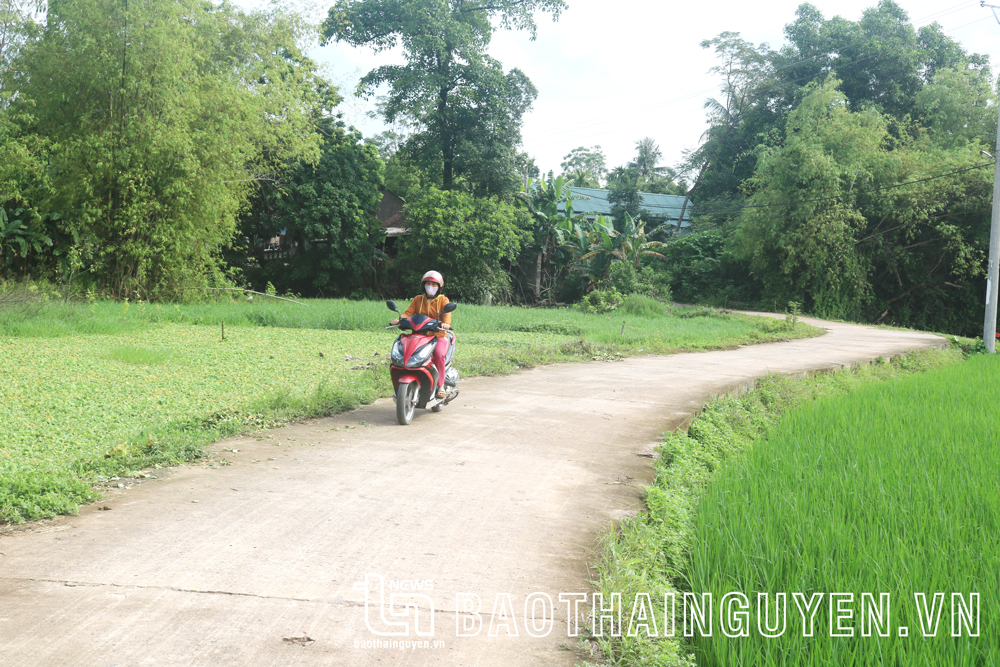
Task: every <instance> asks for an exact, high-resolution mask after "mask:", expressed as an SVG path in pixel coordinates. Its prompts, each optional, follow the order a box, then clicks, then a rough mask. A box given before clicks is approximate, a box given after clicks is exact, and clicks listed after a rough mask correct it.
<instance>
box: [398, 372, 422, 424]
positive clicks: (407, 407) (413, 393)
mask: <svg viewBox="0 0 1000 667" xmlns="http://www.w3.org/2000/svg"><path fill="white" fill-rule="evenodd" d="M417 389H418V387H417V383H416V382H407V383H406V384H401V385H399V386H397V387H396V421H398V422H399V423H400V425H401V426H406V425H407V424H409V423H410V422H411V421H413V411H414V409H416V407H417Z"/></svg>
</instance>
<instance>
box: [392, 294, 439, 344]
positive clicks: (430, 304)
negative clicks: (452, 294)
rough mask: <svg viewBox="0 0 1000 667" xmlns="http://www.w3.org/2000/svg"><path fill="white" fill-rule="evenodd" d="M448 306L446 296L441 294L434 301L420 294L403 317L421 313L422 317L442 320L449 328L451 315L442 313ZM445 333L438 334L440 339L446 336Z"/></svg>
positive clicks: (414, 298)
mask: <svg viewBox="0 0 1000 667" xmlns="http://www.w3.org/2000/svg"><path fill="white" fill-rule="evenodd" d="M446 305H448V297H446V296H445V295H444V294H439V295H437V296H436V297H434V298H433V299H428V298H427V297H426V296H425V295H423V294H418V295H417V296H415V297H413V301H411V302H410V305H409V307H408V308H407V309H406V310H405V311H403V314H402V315H401V317H409V316H410V315H416V314H417V313H420V314H421V315H426V316H427V317H431V318H433V319H435V320H441V321H442V322H444V323H445V324H447V325H448V326H449V327H450V326H451V313H441V309H442V308H444V307H445V306H446ZM445 335H446V334H445V332H444V331H439V332H437V336H438V338H441V337H443V336H445Z"/></svg>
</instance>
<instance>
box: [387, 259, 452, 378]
mask: <svg viewBox="0 0 1000 667" xmlns="http://www.w3.org/2000/svg"><path fill="white" fill-rule="evenodd" d="M420 283H421V286H422V287H423V294H418V295H417V296H415V297H413V300H412V301H410V305H409V307H408V308H407V309H406V311H404V312H403V314H402V315H401V316H400V317H409V316H410V315H416V314H417V313H420V314H422V315H426V316H427V317H430V318H432V319H435V320H440V321H441V329H442V330H441V331H439V332H438V333H437V334H436V335H437V337H438V340H437V345H436V346H435V347H434V356H433V361H434V365H435V366H436V367H437V370H438V380H437V384H438V386H437V398H444V397H445V390H444V371H445V355H447V354H448V338H447V333H445V331H444V330H445V329H450V328H451V313H442V312H441V310H442V309H443V308H444V307H445V305H447V304H448V297H446V296H445V295H444V294H442V293H441V290H442V289H444V277H443V276H442V275H441V274H440V273H438V272H437V271H428V272H427V273H425V274H424V277H423V278H421V279H420ZM390 324H392V325H393V326H395V325H397V324H399V320H398V319H397V320H393V321H392V322H390ZM425 358H426V357H425Z"/></svg>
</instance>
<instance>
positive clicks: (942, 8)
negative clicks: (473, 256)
mask: <svg viewBox="0 0 1000 667" xmlns="http://www.w3.org/2000/svg"><path fill="white" fill-rule="evenodd" d="M301 1H302V2H307V3H310V6H311V7H312V16H313V17H315V18H317V20H319V19H322V17H323V16H325V13H326V9H328V8H329V6H331V5H332V4H333V3H332V2H327V3H323V2H322V1H321V0H319V1H318V3H317V0H301ZM566 1H567V4H568V5H569V8H568V9H567V10H566V11H565V12H564V13H563V15H562V16H561V17H560V18H559V20H558V22H552V20H551V18H550V17H549V16H548V15H539V16H538V19H537V20H538V36H537V39H536V40H535V41H531V40H530V38H529V35H528V34H527V33H524V32H518V33H515V32H498V33H496V34H495V36H494V38H493V42H492V44H491V47H490V55H492V56H493V57H494V58H496V59H498V60H499V61H500V62H501V63H503V65H504V67H505V68H507V69H510V68H514V67H517V68H520V69H521V70H522V71H523V72H524V73H525V74H527V75H528V77H529V78H530V79H531V81H532V82H533V83H534V84H535V87H536V88H537V89H538V98H537V100H536V101H535V104H534V107H533V109H532V110H531V111H529V112H528V113H527V114H526V115H525V116H524V125H523V128H522V137H523V150H524V151H526V152H527V153H528V154H529V155H531V156H532V157H534V159H535V163H536V164H537V165H538V166H539V168H540V169H541V170H542V171H543V172H547V171H548V170H550V169H552V170H554V171H555V172H556V173H557V174H558V173H559V172H560V166H559V165H560V162H562V160H563V157H564V156H565V155H566V154H567V153H569V152H570V151H571V150H573V149H574V148H576V147H578V146H587V147H590V146H594V145H599V146H601V148H602V149H603V151H604V154H605V155H606V156H607V163H608V166H609V168H612V167H615V166H618V165H621V164H624V163H626V162H627V161H628V160H630V159H631V158H632V157H633V156H634V154H635V143H636V141H638V140H639V139H641V138H643V137H652V138H653V139H654V140H655V141H656V142H657V144H658V145H659V146H660V150H661V152H662V154H663V162H662V164H664V165H667V166H673V165H675V164H677V163H678V162H679V161H680V160H681V159H682V156H683V153H684V151H685V150H691V149H693V148H696V147H697V146H698V145H699V142H700V139H701V136H702V134H703V133H704V132H705V130H706V129H707V125H706V123H705V111H704V102H705V101H706V100H707V99H709V98H711V97H718V96H719V94H720V93H719V81H718V80H717V79H716V77H714V76H713V75H712V74H710V73H709V69H710V68H711V67H713V66H714V65H715V64H716V61H715V59H714V54H713V53H712V52H710V51H709V50H707V49H703V48H701V46H700V44H701V42H702V41H703V40H706V39H711V38H712V37H715V36H716V35H718V34H719V33H721V32H724V31H732V32H738V33H740V35H741V36H742V37H743V39H745V40H747V41H750V42H753V43H755V44H759V43H762V42H766V43H768V44H770V45H771V46H772V47H774V48H778V47H779V46H780V45H781V44H783V43H784V35H783V32H782V30H783V28H784V26H785V24H787V23H790V22H791V21H792V20H793V19H794V17H795V9H796V8H797V7H798V6H799V4H801V2H800V0H771V1H770V2H768V3H766V4H764V3H753V2H733V1H732V0H716V1H715V2H708V1H704V0H702V1H700V2H697V1H696V2H670V3H666V2H652V1H651V0H613V1H610V2H609V1H608V0H566ZM238 2H239V4H241V5H244V6H248V7H249V6H255V5H259V4H262V3H260V2H258V1H257V0H238ZM876 2H877V0H837V1H836V2H833V1H832V0H814V1H813V3H812V4H814V5H815V6H816V7H817V8H818V9H819V10H820V11H821V12H822V13H823V16H824V17H826V18H830V17H832V16H837V15H839V16H842V17H844V18H846V19H850V20H857V19H859V18H860V17H861V14H862V12H863V11H864V10H865V9H867V8H869V7H872V6H874V5H875V4H876ZM897 2H898V3H899V4H900V5H901V6H902V7H903V8H904V9H905V10H906V11H907V13H908V14H909V16H910V19H911V21H912V22H913V23H914V25H916V26H917V27H920V26H923V25H927V24H930V23H933V22H935V21H937V22H938V23H939V24H940V25H941V27H942V29H943V30H944V32H945V33H946V34H947V35H949V36H950V37H952V38H953V39H955V40H957V41H958V42H960V43H961V44H962V45H963V46H964V48H965V49H966V50H967V51H970V52H974V53H984V54H987V55H989V56H990V60H991V62H992V64H993V70H994V73H997V72H998V71H1000V23H998V22H997V20H996V19H995V18H994V16H993V14H992V13H991V11H990V9H989V8H984V7H980V5H979V2H980V0H964V1H962V2H959V1H957V0H943V1H940V2H933V1H931V0H897ZM993 2H995V3H996V4H997V5H1000V0H993ZM997 13H998V14H1000V9H998V10H997ZM311 55H312V57H313V58H314V59H316V60H317V61H318V62H320V63H322V64H323V65H324V66H326V68H327V74H328V76H329V77H330V79H331V80H333V81H334V82H335V83H337V84H338V85H340V86H341V91H342V93H343V94H344V95H345V98H347V99H346V100H345V102H344V104H343V105H342V112H343V113H344V117H345V119H346V120H347V121H348V122H349V123H350V124H353V125H354V126H356V127H357V128H358V129H359V130H361V131H362V133H363V134H364V135H365V136H370V135H372V134H376V133H378V132H381V131H382V130H384V129H385V126H384V125H383V123H382V122H381V121H379V120H377V119H372V118H369V117H368V115H367V114H368V112H369V111H371V110H372V108H373V103H372V102H365V101H364V100H360V99H358V98H354V97H353V95H352V93H353V90H354V87H355V85H356V84H357V82H358V80H359V79H360V78H361V76H363V75H364V74H365V73H366V72H368V71H369V70H370V69H372V68H373V67H376V66H378V65H382V64H390V63H401V62H403V59H402V55H401V52H400V51H398V50H396V51H391V52H385V53H382V54H378V55H375V54H373V53H372V51H371V50H370V49H363V48H354V47H351V46H347V45H345V44H330V45H327V46H324V47H319V46H317V47H316V48H315V49H313V50H312V52H311Z"/></svg>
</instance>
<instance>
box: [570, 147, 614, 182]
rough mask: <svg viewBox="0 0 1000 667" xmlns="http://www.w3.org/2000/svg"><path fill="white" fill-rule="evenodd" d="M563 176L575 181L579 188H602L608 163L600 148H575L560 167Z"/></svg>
mask: <svg viewBox="0 0 1000 667" xmlns="http://www.w3.org/2000/svg"><path fill="white" fill-rule="evenodd" d="M559 166H560V167H561V168H562V170H563V175H564V176H568V177H570V178H572V179H573V181H574V182H573V185H575V186H577V187H590V188H599V187H601V181H602V180H604V176H605V175H606V174H607V173H608V169H607V161H606V159H605V157H604V151H603V150H601V147H600V146H596V145H595V146H591V147H590V148H587V147H585V146H580V147H578V148H574V149H573V150H571V151H570V152H569V153H567V154H566V155H565V156H563V161H562V163H561V164H560V165H559Z"/></svg>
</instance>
